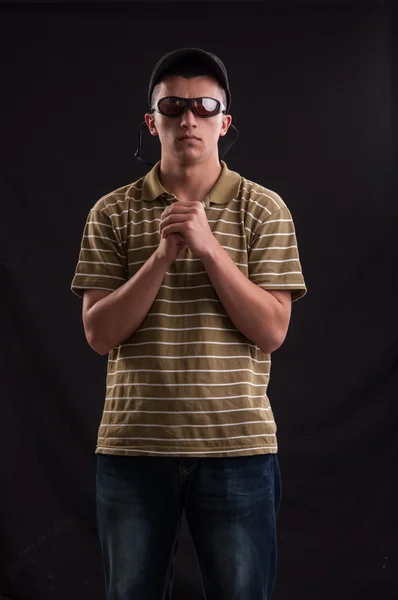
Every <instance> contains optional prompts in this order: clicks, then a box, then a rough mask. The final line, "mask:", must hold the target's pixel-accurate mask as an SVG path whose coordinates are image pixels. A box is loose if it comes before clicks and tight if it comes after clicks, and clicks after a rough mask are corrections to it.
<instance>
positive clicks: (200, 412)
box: [104, 406, 273, 422]
mask: <svg viewBox="0 0 398 600" xmlns="http://www.w3.org/2000/svg"><path fill="white" fill-rule="evenodd" d="M252 410H259V411H266V410H267V411H269V410H271V407H270V406H269V407H268V408H229V409H227V410H173V411H169V410H104V414H105V413H116V414H123V413H127V414H131V413H134V414H135V413H137V414H138V413H144V414H150V415H152V414H155V415H210V414H213V413H230V412H244V411H246V412H247V411H252ZM271 422H273V421H271Z"/></svg>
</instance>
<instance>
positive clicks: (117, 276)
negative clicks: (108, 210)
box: [71, 208, 128, 297]
mask: <svg viewBox="0 0 398 600" xmlns="http://www.w3.org/2000/svg"><path fill="white" fill-rule="evenodd" d="M127 272H128V271H127V259H126V251H125V245H124V243H123V241H122V239H121V238H120V234H118V232H117V231H115V229H114V226H113V223H112V221H111V219H110V217H109V216H108V215H106V214H105V213H104V212H103V210H98V209H95V208H93V209H92V210H91V211H90V212H89V214H88V217H87V221H86V225H85V228H84V231H83V237H82V242H81V249H80V254H79V260H78V263H77V266H76V271H75V275H74V277H73V280H72V284H71V290H72V292H73V293H74V294H76V295H77V296H80V297H83V295H84V290H88V289H101V290H109V291H111V292H113V291H114V290H116V289H117V288H118V287H120V286H121V285H123V283H125V282H126V281H127V279H128V275H127Z"/></svg>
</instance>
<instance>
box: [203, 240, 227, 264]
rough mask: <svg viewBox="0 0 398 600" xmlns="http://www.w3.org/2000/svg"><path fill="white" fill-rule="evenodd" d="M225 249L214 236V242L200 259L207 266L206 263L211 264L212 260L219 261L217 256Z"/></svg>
mask: <svg viewBox="0 0 398 600" xmlns="http://www.w3.org/2000/svg"><path fill="white" fill-rule="evenodd" d="M222 250H223V247H222V246H221V245H220V244H219V243H218V241H217V240H216V238H214V242H213V243H212V244H210V245H209V246H207V247H206V250H205V251H204V253H203V254H202V255H201V256H200V260H201V261H202V263H203V264H204V265H205V266H206V264H210V263H212V262H215V261H217V257H218V256H219V254H220V252H221V251H222Z"/></svg>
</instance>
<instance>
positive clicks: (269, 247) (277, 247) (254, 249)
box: [250, 245, 297, 252]
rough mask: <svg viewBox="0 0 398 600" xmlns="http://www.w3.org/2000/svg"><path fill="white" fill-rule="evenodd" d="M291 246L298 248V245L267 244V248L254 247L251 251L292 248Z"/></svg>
mask: <svg viewBox="0 0 398 600" xmlns="http://www.w3.org/2000/svg"><path fill="white" fill-rule="evenodd" d="M291 248H297V246H296V245H294V246H266V247H265V248H252V249H251V250H250V252H259V251H260V250H261V251H263V250H290V249H291Z"/></svg>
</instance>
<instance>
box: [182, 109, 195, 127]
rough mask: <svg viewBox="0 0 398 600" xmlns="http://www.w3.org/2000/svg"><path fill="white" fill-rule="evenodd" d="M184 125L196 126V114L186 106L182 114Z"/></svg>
mask: <svg viewBox="0 0 398 600" xmlns="http://www.w3.org/2000/svg"><path fill="white" fill-rule="evenodd" d="M181 126H182V127H196V115H195V114H194V113H193V111H192V109H191V108H186V109H185V110H184V112H183V113H182V115H181Z"/></svg>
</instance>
